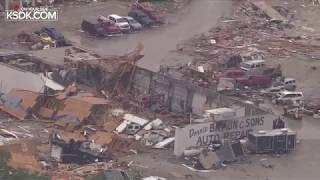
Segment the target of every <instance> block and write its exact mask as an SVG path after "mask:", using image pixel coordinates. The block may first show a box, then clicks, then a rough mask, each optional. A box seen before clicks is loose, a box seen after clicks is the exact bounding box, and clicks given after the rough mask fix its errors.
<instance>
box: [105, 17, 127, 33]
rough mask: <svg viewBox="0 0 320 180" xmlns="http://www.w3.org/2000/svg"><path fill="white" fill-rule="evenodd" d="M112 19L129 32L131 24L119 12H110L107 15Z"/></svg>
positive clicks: (122, 29) (124, 30)
mask: <svg viewBox="0 0 320 180" xmlns="http://www.w3.org/2000/svg"><path fill="white" fill-rule="evenodd" d="M107 18H108V19H109V20H110V21H112V22H114V23H115V24H116V25H117V26H118V27H119V28H120V30H121V31H122V32H129V31H130V25H129V23H128V22H127V20H126V19H125V18H123V17H121V16H119V15H117V14H110V15H109V16H108V17H107Z"/></svg>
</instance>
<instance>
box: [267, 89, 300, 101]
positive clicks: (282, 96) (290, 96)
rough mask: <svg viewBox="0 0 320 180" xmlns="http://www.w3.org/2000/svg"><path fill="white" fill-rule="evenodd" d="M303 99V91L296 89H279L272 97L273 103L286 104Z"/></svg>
mask: <svg viewBox="0 0 320 180" xmlns="http://www.w3.org/2000/svg"><path fill="white" fill-rule="evenodd" d="M302 100H303V93H302V92H296V91H281V92H279V93H277V94H276V95H275V96H274V97H272V102H273V103H275V104H286V103H291V102H297V101H302Z"/></svg>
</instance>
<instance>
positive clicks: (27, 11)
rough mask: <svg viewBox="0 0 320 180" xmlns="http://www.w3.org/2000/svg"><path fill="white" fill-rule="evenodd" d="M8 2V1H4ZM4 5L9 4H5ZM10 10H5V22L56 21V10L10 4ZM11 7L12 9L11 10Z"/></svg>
mask: <svg viewBox="0 0 320 180" xmlns="http://www.w3.org/2000/svg"><path fill="white" fill-rule="evenodd" d="M6 1H10V0H6ZM6 4H10V3H9V2H6ZM10 5H11V9H9V8H8V7H6V8H8V9H6V10H5V20H7V21H57V20H58V10H57V9H54V8H50V7H46V6H41V7H31V6H29V5H28V4H25V5H22V3H15V4H13V5H12V4H10ZM12 6H13V8H12Z"/></svg>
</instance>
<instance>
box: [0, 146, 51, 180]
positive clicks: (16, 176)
mask: <svg viewBox="0 0 320 180" xmlns="http://www.w3.org/2000/svg"><path fill="white" fill-rule="evenodd" d="M9 158H10V153H9V152H8V151H5V150H1V151H0V180H50V178H49V177H44V176H39V175H37V174H33V173H30V172H27V171H24V170H19V169H13V168H10V167H8V166H7V165H6V163H7V161H8V159H9Z"/></svg>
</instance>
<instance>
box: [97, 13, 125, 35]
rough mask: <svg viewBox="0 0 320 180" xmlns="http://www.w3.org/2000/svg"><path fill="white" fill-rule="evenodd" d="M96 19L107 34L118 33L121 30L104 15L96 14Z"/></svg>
mask: <svg viewBox="0 0 320 180" xmlns="http://www.w3.org/2000/svg"><path fill="white" fill-rule="evenodd" d="M97 21H98V23H99V24H100V26H101V27H102V28H103V29H104V30H105V32H106V33H108V34H120V33H121V32H122V31H121V29H120V27H119V26H118V25H116V24H115V23H114V22H113V21H111V20H109V19H108V18H107V17H105V16H102V15H100V16H98V17H97Z"/></svg>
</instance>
